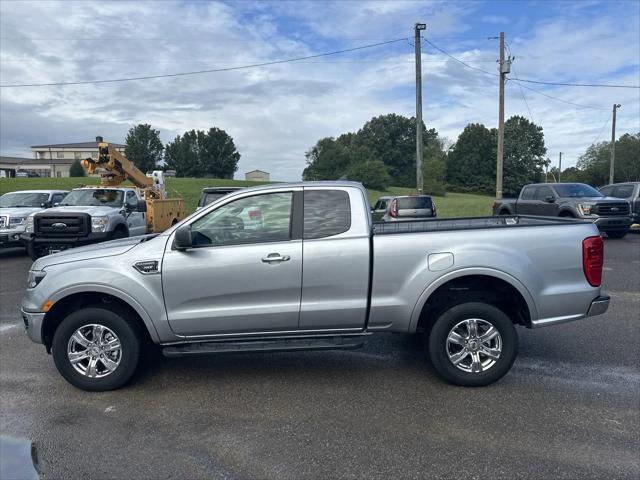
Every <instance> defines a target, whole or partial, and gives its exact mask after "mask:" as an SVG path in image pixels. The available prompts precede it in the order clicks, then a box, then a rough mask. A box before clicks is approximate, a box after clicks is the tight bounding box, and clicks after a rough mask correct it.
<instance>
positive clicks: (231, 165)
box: [164, 128, 240, 178]
mask: <svg viewBox="0 0 640 480" xmlns="http://www.w3.org/2000/svg"><path fill="white" fill-rule="evenodd" d="M164 158H165V162H166V164H167V168H168V169H173V170H175V171H176V175H177V176H178V177H202V176H209V177H215V178H233V174H234V173H235V172H236V170H238V161H239V160H240V153H238V151H237V150H236V146H235V144H234V142H233V138H231V136H230V135H229V134H227V132H225V131H224V130H222V129H219V128H210V129H209V130H208V131H207V132H204V131H202V130H190V131H188V132H185V133H184V134H183V135H182V136H180V135H178V136H177V137H176V138H175V139H174V140H173V141H172V142H169V143H168V144H167V146H166V147H165V152H164Z"/></svg>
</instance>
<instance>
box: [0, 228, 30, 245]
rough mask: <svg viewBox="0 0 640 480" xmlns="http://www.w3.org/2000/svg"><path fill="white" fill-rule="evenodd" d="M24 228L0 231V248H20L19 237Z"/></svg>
mask: <svg viewBox="0 0 640 480" xmlns="http://www.w3.org/2000/svg"><path fill="white" fill-rule="evenodd" d="M23 233H24V228H13V229H3V230H0V248H8V247H21V246H22V242H21V241H20V238H21V235H22V234H23Z"/></svg>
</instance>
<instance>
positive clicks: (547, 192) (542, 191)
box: [535, 185, 555, 201]
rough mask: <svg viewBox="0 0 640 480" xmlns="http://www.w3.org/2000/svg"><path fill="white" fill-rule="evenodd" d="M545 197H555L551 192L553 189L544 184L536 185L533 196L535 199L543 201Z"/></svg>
mask: <svg viewBox="0 0 640 480" xmlns="http://www.w3.org/2000/svg"><path fill="white" fill-rule="evenodd" d="M547 197H555V195H554V194H553V190H551V188H550V187H545V186H544V185H543V186H542V187H538V190H537V191H536V197H535V198H536V200H542V201H544V199H545V198H547Z"/></svg>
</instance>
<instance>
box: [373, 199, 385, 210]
mask: <svg viewBox="0 0 640 480" xmlns="http://www.w3.org/2000/svg"><path fill="white" fill-rule="evenodd" d="M373 209H374V210H386V209H387V202H386V200H378V202H377V203H376V205H375V207H373Z"/></svg>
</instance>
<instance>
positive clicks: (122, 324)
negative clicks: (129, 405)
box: [51, 306, 140, 392]
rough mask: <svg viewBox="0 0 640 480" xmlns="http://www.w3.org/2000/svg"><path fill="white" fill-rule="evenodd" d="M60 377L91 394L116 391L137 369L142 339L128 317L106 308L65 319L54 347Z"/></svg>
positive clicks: (58, 330)
mask: <svg viewBox="0 0 640 480" xmlns="http://www.w3.org/2000/svg"><path fill="white" fill-rule="evenodd" d="M51 347H52V353H53V360H54V362H55V364H56V367H57V369H58V371H59V372H60V374H61V375H62V376H63V377H64V378H65V379H66V380H67V381H68V382H69V383H71V384H72V385H74V386H76V387H78V388H80V389H82V390H89V391H100V392H102V391H107V390H115V389H117V388H120V387H122V386H123V385H124V384H126V383H127V382H128V381H129V379H130V378H131V376H132V375H133V374H134V372H135V370H136V366H137V365H138V358H139V356H140V338H139V335H138V333H137V331H136V329H135V328H134V326H133V325H132V324H131V323H130V322H129V321H127V319H126V315H124V314H122V313H120V312H116V311H114V310H111V309H107V308H104V307H100V306H98V307H87V308H82V309H80V310H78V311H76V312H73V313H72V314H71V315H69V316H68V317H67V318H65V319H64V320H63V321H62V323H61V324H60V326H59V327H58V329H57V330H56V333H55V335H54V336H53V343H52V345H51Z"/></svg>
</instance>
